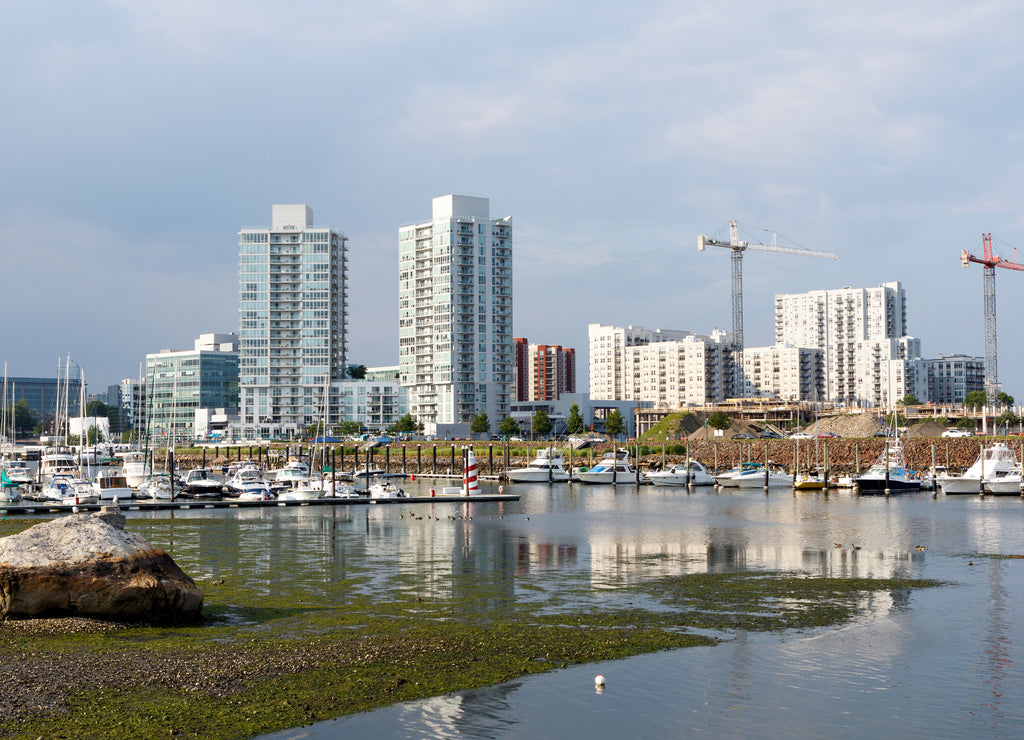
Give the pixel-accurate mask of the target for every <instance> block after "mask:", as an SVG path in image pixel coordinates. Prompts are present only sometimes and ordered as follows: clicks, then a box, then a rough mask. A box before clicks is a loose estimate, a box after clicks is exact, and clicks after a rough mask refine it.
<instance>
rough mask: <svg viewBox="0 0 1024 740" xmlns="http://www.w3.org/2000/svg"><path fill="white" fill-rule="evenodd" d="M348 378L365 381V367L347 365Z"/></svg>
mask: <svg viewBox="0 0 1024 740" xmlns="http://www.w3.org/2000/svg"><path fill="white" fill-rule="evenodd" d="M348 377H350V378H352V380H365V379H366V365H349V366H348Z"/></svg>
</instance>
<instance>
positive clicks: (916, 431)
mask: <svg viewBox="0 0 1024 740" xmlns="http://www.w3.org/2000/svg"><path fill="white" fill-rule="evenodd" d="M944 431H946V427H944V426H943V425H942V424H939V422H937V421H934V420H932V419H928V420H927V421H922V422H920V423H918V424H914V425H912V426H910V427H908V428H907V437H908V438H909V437H941V436H942V433H943V432H944Z"/></svg>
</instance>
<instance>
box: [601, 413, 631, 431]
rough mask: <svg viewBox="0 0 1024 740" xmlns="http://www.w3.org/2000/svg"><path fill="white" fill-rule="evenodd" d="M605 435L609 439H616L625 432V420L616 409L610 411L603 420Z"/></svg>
mask: <svg viewBox="0 0 1024 740" xmlns="http://www.w3.org/2000/svg"><path fill="white" fill-rule="evenodd" d="M604 431H605V434H607V435H609V436H611V437H618V436H619V435H621V434H625V432H626V420H625V419H623V418H622V414H621V413H619V410H618V409H612V410H611V411H609V412H608V416H606V417H605V419H604Z"/></svg>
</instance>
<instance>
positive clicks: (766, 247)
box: [697, 220, 839, 394]
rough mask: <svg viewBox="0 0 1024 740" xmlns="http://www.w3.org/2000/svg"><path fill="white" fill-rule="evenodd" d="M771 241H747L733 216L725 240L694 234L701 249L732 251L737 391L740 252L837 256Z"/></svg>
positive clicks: (739, 376)
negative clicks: (717, 248) (765, 242)
mask: <svg viewBox="0 0 1024 740" xmlns="http://www.w3.org/2000/svg"><path fill="white" fill-rule="evenodd" d="M774 241H775V239H774V235H773V238H772V242H773V243H772V244H759V243H756V242H755V243H748V242H745V241H741V240H740V238H739V228H738V226H737V223H736V221H735V220H732V221H729V241H727V242H725V241H719V240H717V239H714V238H712V237H710V236H708V235H706V234H701V235H699V236H698V237H697V249H698V250H699V251H701V252H703V251H704V249H705V247H723V248H725V249H729V250H731V251H732V258H731V265H732V337H733V345H734V347H735V350H734V354H735V363H734V369H735V382H734V390H735V392H736V393H737V394H738V393H740V392H741V391H742V388H741V382H742V377H743V346H744V345H743V253H744V252H745V251H747V250H750V251H754V252H775V253H776V254H790V255H795V256H800V257H825V258H828V259H834V260H835V259H839V255H838V254H836V253H835V252H821V251H817V250H814V249H801V248H798V247H780V246H778V245H777V244H775V243H774Z"/></svg>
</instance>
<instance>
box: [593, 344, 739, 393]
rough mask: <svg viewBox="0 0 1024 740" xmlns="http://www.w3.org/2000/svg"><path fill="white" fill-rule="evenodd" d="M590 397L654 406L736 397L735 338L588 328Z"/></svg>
mask: <svg viewBox="0 0 1024 740" xmlns="http://www.w3.org/2000/svg"><path fill="white" fill-rule="evenodd" d="M588 333H589V343H590V397H591V398H592V399H595V400H599V399H601V400H633V401H637V402H638V403H649V404H651V405H653V406H655V407H656V408H681V407H683V406H694V405H698V406H699V405H704V404H708V403H717V402H720V401H724V400H725V399H726V398H729V397H731V395H732V382H733V364H732V363H733V359H732V352H733V346H732V335H731V334H729V333H728V332H724V331H718V330H715V331H713V332H712V333H711V335H710V336H702V335H699V334H694V333H692V332H688V331H672V330H662V329H657V330H649V329H644V328H643V327H642V326H628V327H618V326H603V325H601V324H590V325H589V327H588Z"/></svg>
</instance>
